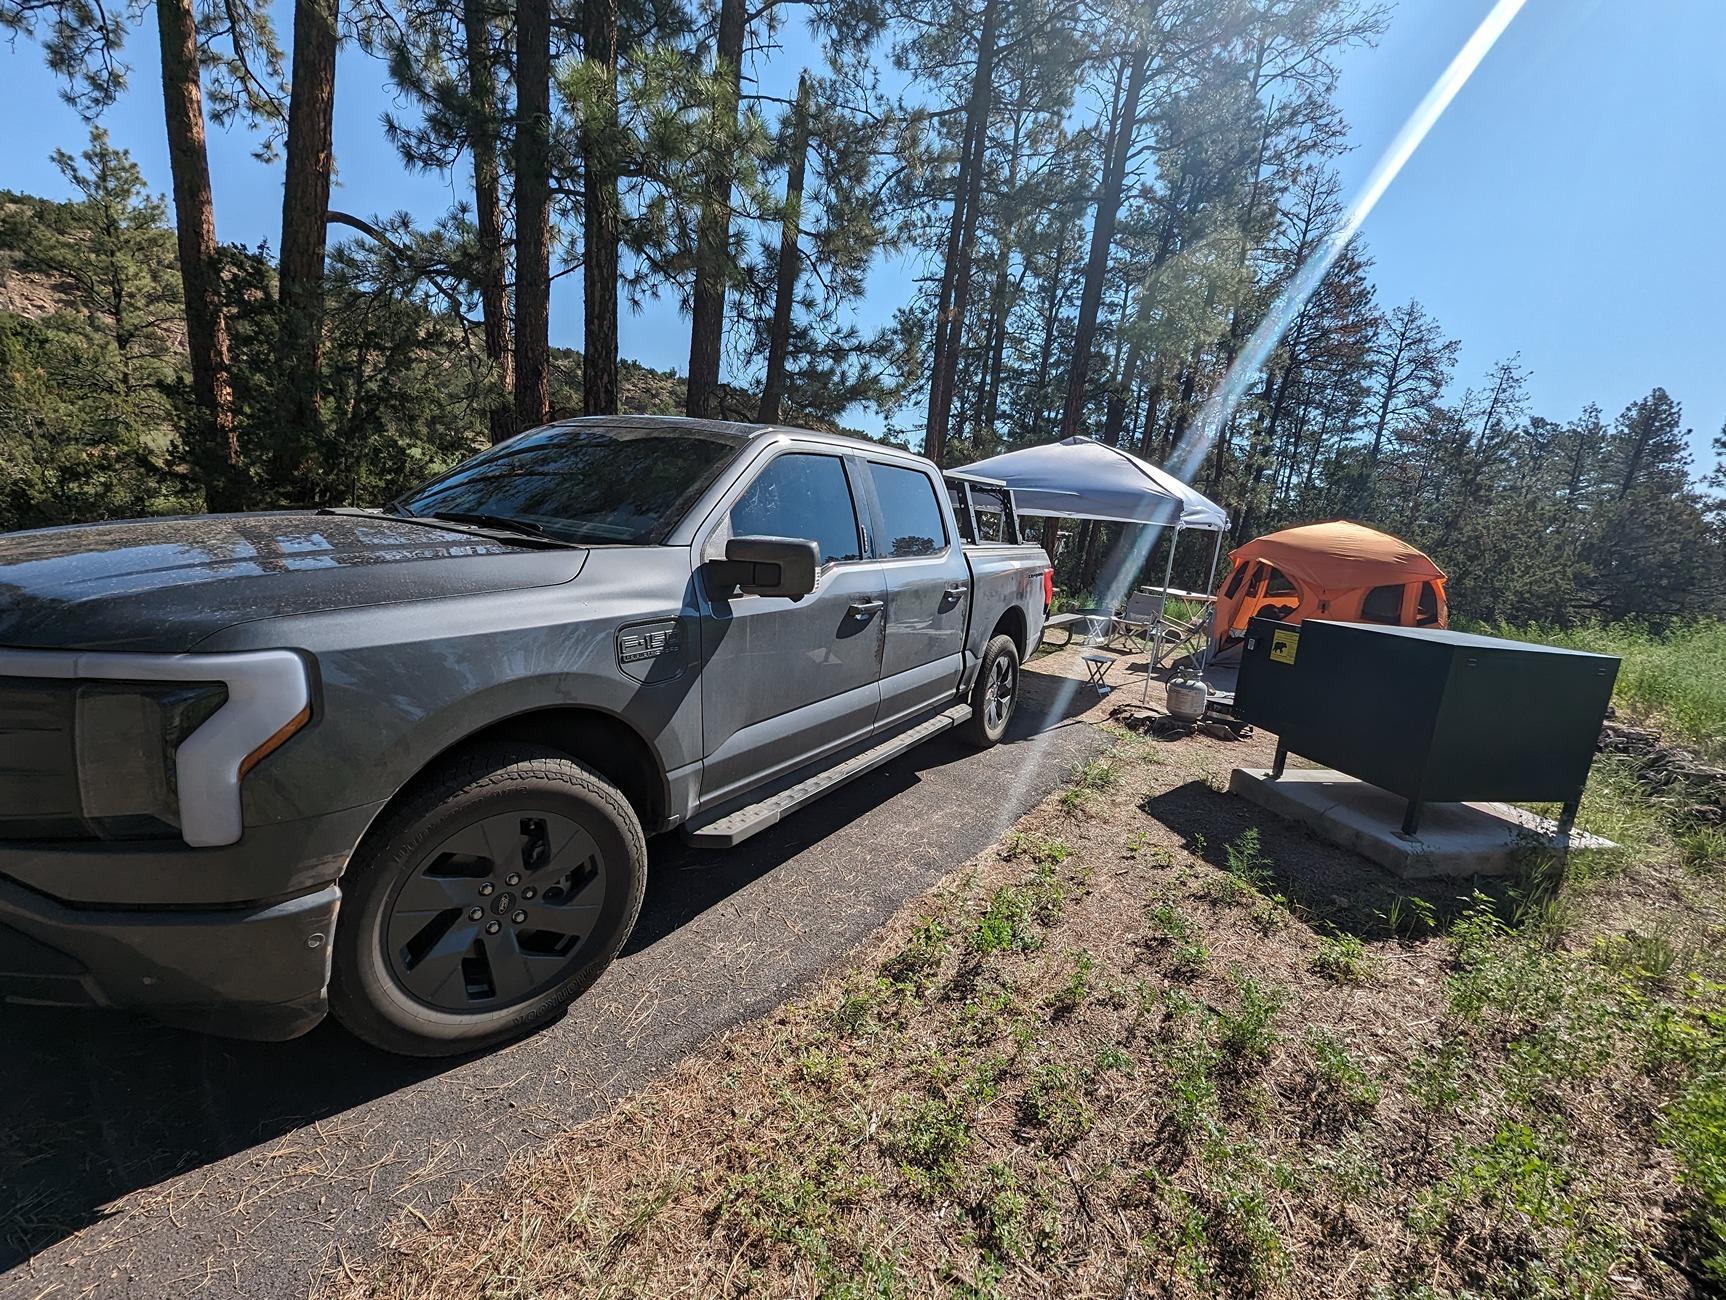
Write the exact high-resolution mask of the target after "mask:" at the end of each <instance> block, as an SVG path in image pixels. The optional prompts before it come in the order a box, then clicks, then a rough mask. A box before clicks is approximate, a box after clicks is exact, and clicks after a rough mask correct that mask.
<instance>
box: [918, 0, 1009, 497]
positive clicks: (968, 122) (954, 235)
mask: <svg viewBox="0 0 1726 1300" xmlns="http://www.w3.org/2000/svg"><path fill="white" fill-rule="evenodd" d="M998 7H999V0H986V3H985V4H984V6H983V28H982V31H981V32H980V33H979V35H978V37H977V70H976V73H975V75H974V76H973V77H972V78H971V97H970V100H969V101H968V102H967V104H966V106H965V132H964V139H963V144H962V146H961V149H960V155H959V176H958V178H957V183H956V186H955V190H954V195H953V216H952V220H951V222H950V223H949V226H948V235H947V260H946V263H945V265H944V266H943V267H942V271H941V290H940V294H939V296H938V298H937V301H936V308H935V342H934V348H933V355H932V365H931V371H930V376H929V425H928V429H927V431H926V432H925V434H924V436H923V454H924V455H925V456H927V457H928V458H929V459H930V460H932V461H934V462H935V463H936V464H937V465H939V464H940V463H941V459H942V457H943V456H944V455H945V454H946V451H947V429H948V427H949V425H950V423H951V419H952V410H953V384H954V381H955V379H956V377H957V375H958V372H959V344H960V340H961V338H962V336H963V334H964V328H965V300H966V297H967V296H968V294H969V292H970V287H971V251H972V244H973V243H974V242H975V240H976V235H977V209H978V207H979V206H980V202H981V199H982V192H983V160H984V157H985V155H986V153H987V152H988V150H987V146H988V135H989V109H990V107H991V105H992V104H993V102H994V85H993V77H994V75H995V29H996V25H997V22H998V12H997V11H998Z"/></svg>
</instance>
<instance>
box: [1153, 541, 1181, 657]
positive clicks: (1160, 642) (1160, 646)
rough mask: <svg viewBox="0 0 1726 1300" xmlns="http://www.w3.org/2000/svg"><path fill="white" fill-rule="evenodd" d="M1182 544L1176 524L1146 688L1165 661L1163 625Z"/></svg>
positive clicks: (1164, 577)
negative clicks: (1178, 551) (1154, 671)
mask: <svg viewBox="0 0 1726 1300" xmlns="http://www.w3.org/2000/svg"><path fill="white" fill-rule="evenodd" d="M1180 544H1181V526H1180V525H1179V524H1176V525H1175V531H1174V533H1173V535H1172V536H1171V537H1170V538H1169V557H1168V561H1167V562H1166V563H1165V564H1164V565H1163V611H1162V613H1161V614H1160V615H1159V616H1158V618H1157V648H1156V651H1155V652H1154V653H1153V654H1152V655H1151V663H1150V667H1148V668H1146V669H1145V689H1146V690H1147V691H1148V690H1150V688H1151V672H1152V670H1153V669H1156V668H1160V667H1161V666H1162V662H1163V627H1164V626H1165V624H1166V622H1167V620H1168V617H1169V584H1170V583H1171V582H1173V581H1174V580H1175V547H1177V546H1179V545H1180Z"/></svg>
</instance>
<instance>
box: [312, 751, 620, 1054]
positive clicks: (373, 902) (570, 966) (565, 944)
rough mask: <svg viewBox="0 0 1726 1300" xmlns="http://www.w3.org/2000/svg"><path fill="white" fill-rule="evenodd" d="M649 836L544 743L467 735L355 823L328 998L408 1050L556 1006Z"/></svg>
mask: <svg viewBox="0 0 1726 1300" xmlns="http://www.w3.org/2000/svg"><path fill="white" fill-rule="evenodd" d="M646 880H647V844H646V839H645V837H644V836H643V835H642V831H641V823H640V822H639V821H638V820H637V819H636V816H635V813H634V811H633V810H632V809H631V808H630V806H629V804H628V802H627V801H626V800H625V799H624V797H623V795H622V794H621V793H620V792H619V791H618V789H617V787H616V786H614V785H612V784H611V783H610V782H609V781H607V780H606V779H605V778H604V777H602V776H600V775H599V774H598V773H597V772H595V771H593V770H592V769H591V768H588V767H586V766H584V765H582V764H581V763H578V762H576V761H575V760H573V759H571V758H569V757H567V756H565V755H563V754H560V753H557V752H556V751H554V750H549V749H542V748H538V747H530V746H506V747H496V748H486V749H476V750H473V751H471V752H469V753H467V754H465V755H462V756H460V757H458V758H456V759H454V760H452V761H451V762H449V763H448V764H446V765H444V766H443V767H441V768H439V769H438V770H437V771H435V772H434V773H433V774H431V775H430V776H429V777H428V778H427V779H426V780H425V781H424V782H423V783H422V784H421V786H420V787H419V789H418V790H417V791H416V792H415V793H414V794H412V795H411V796H410V797H409V798H408V799H406V800H405V801H404V802H403V803H402V804H401V806H400V807H399V808H397V809H395V810H394V811H393V812H392V813H390V814H389V816H388V817H387V819H386V820H385V821H384V822H383V823H382V824H381V825H379V826H377V827H375V828H374V829H373V831H372V833H371V834H370V835H368V836H367V838H366V841H365V843H364V844H363V845H362V846H361V848H360V851H359V852H358V853H356V854H355V856H354V861H353V863H352V865H351V866H350V867H349V869H348V874H347V877H346V879H344V881H343V901H342V908H341V913H340V916H339V919H338V921H337V924H336V940H335V951H334V954H333V972H332V975H331V980H330V1009H331V1011H332V1012H333V1013H334V1015H335V1017H336V1019H337V1020H338V1021H339V1022H340V1023H341V1024H342V1025H343V1026H344V1027H345V1028H346V1029H347V1030H348V1031H349V1032H350V1033H352V1034H354V1035H355V1036H356V1037H359V1038H361V1039H364V1040H365V1041H366V1042H368V1043H371V1044H373V1045H374V1046H377V1047H381V1048H383V1049H384V1050H385V1051H390V1052H397V1053H400V1054H403V1055H407V1056H450V1055H456V1054H458V1053H462V1052H471V1051H478V1050H481V1049H483V1048H487V1047H491V1046H493V1045H495V1044H498V1043H502V1042H505V1041H507V1040H509V1039H511V1038H515V1037H517V1036H519V1035H521V1034H524V1033H526V1032H528V1031H530V1030H533V1029H537V1028H539V1027H540V1026H541V1025H544V1024H546V1023H548V1022H550V1021H551V1020H554V1019H555V1018H557V1017H558V1016H559V1015H561V1014H562V1013H563V1011H564V1010H565V1009H566V1008H567V1007H568V1006H569V1004H570V1003H571V1002H572V1001H574V1000H575V999H576V998H577V997H578V996H580V995H581V993H583V992H584V991H585V990H586V989H587V988H588V987H589V986H590V985H591V984H592V983H593V982H594V981H595V980H596V979H598V978H599V976H600V973H601V972H602V971H604V970H605V968H606V967H607V966H609V965H610V964H611V962H612V959H613V958H614V957H616V956H617V953H618V950H619V949H620V948H622V947H623V943H624V940H626V939H627V938H628V937H629V932H630V930H631V929H632V928H634V925H635V920H636V917H637V915H638V914H639V913H640V911H641V896H642V889H643V887H644V885H645V884H646Z"/></svg>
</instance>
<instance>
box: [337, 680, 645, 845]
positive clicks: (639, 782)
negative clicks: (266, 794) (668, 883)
mask: <svg viewBox="0 0 1726 1300" xmlns="http://www.w3.org/2000/svg"><path fill="white" fill-rule="evenodd" d="M511 743H514V744H522V745H536V746H542V747H544V748H546V749H553V750H557V751H558V752H560V753H563V754H567V755H569V757H571V758H573V759H575V760H576V761H577V762H579V763H584V764H586V765H587V766H588V767H591V768H592V769H593V770H594V771H596V772H598V773H599V774H600V775H601V776H603V777H604V778H605V779H606V780H608V781H610V782H611V783H612V784H613V785H615V786H616V787H617V788H618V789H619V790H620V791H622V793H623V797H624V798H625V799H626V800H628V801H629V806H630V807H631V808H632V809H634V810H635V815H636V817H637V818H638V819H640V821H641V827H642V830H643V831H644V832H645V833H647V834H649V835H651V834H653V833H654V831H655V830H656V829H658V828H659V827H661V826H662V825H663V824H664V820H665V816H666V809H667V807H668V806H669V802H670V789H669V786H668V783H667V781H666V777H665V770H664V768H663V767H662V766H661V765H660V762H659V758H658V756H657V754H655V752H654V749H653V746H652V745H650V744H648V742H647V740H646V739H645V738H644V737H643V736H642V735H641V733H640V732H638V731H637V730H636V729H635V728H634V727H632V726H630V724H629V723H627V722H625V721H624V720H623V719H622V718H620V717H618V716H617V715H616V714H614V713H607V712H605V711H604V710H602V709H595V708H588V707H584V706H582V705H554V706H551V707H546V708H534V709H527V710H524V711H523V712H520V713H514V714H511V715H509V716H508V717H503V718H498V719H495V720H493V721H491V722H488V723H486V724H485V725H484V726H482V727H479V728H476V729H475V730H473V731H471V732H468V733H467V734H465V735H463V736H460V737H458V738H457V739H455V740H452V741H450V742H449V743H448V744H446V745H444V747H443V748H442V749H439V750H438V751H437V752H436V753H434V754H432V755H431V756H430V757H429V758H427V759H426V760H425V762H423V763H421V764H420V765H419V767H418V768H417V769H415V771H414V772H413V774H412V775H410V776H409V777H408V778H407V780H405V781H404V782H402V784H401V786H400V788H399V789H397V790H396V792H395V793H394V794H393V795H391V796H390V798H389V799H388V800H387V801H385V803H384V804H383V806H382V807H380V808H379V809H378V810H377V812H376V813H375V814H374V815H373V816H372V819H371V823H370V825H369V826H367V828H366V833H365V835H363V836H361V837H360V843H361V844H364V843H365V840H366V837H367V836H369V835H370V834H371V833H372V829H373V828H375V827H377V826H380V825H382V824H383V823H384V821H385V820H386V819H387V818H388V817H389V815H390V813H392V812H393V811H394V810H395V809H396V807H397V806H399V805H400V804H401V802H402V801H403V800H404V799H406V798H408V797H409V796H411V795H412V793H413V792H414V790H415V789H417V788H418V786H419V784H420V782H421V781H422V780H424V779H425V777H426V775H427V774H428V773H429V772H432V771H434V770H435V769H436V768H437V767H438V766H439V765H441V764H443V763H446V762H448V761H449V760H450V758H452V757H453V756H454V755H456V754H459V753H461V752H463V751H464V750H469V749H475V748H479V747H481V746H485V745H506V744H511ZM356 851H357V849H356Z"/></svg>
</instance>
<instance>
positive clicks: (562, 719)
mask: <svg viewBox="0 0 1726 1300" xmlns="http://www.w3.org/2000/svg"><path fill="white" fill-rule="evenodd" d="M972 487H973V485H972V484H969V483H962V482H957V481H955V482H952V483H946V482H944V481H943V479H942V476H941V473H940V471H939V470H937V469H936V468H935V467H934V465H932V464H931V463H930V462H928V461H926V460H924V459H922V458H921V457H918V456H914V455H911V454H909V453H907V452H903V451H898V450H895V449H893V448H891V447H886V446H878V445H875V444H871V443H867V442H860V441H856V440H853V439H848V438H840V437H832V436H828V435H824V434H817V433H808V432H804V431H800V430H797V429H787V428H776V427H756V426H750V425H738V424H724V423H714V422H706V421H693V420H679V419H645V418H642V419H636V418H592V419H583V420H571V421H568V422H565V423H560V424H554V425H550V426H548V427H546V428H542V429H536V430H533V431H531V432H528V433H525V434H522V435H521V436H519V437H517V438H515V439H513V440H511V441H509V442H506V443H503V444H500V445H499V446H496V447H493V448H491V449H489V450H487V451H485V452H482V453H480V454H479V455H477V456H474V457H473V458H471V459H469V460H467V461H464V462H463V463H462V464H460V465H457V466H456V467H455V468H454V469H452V470H450V471H448V472H447V473H445V474H443V475H441V476H440V477H438V478H436V479H433V480H432V481H431V482H429V483H427V484H425V485H424V486H423V487H420V488H418V489H416V490H414V491H412V492H409V493H407V494H406V495H405V496H403V497H401V498H399V499H398V500H397V501H395V502H393V503H392V504H391V505H389V506H387V507H385V508H384V509H383V510H381V511H370V510H321V511H316V512H310V511H308V512H300V513H285V514H250V515H228V516H207V517H197V518H176V519H154V520H136V521H130V522H124V523H108V524H93V525H87V526H80V527H72V528H56V529H45V530H40V531H36V532H25V533H15V534H11V535H9V536H4V537H0V997H4V998H5V999H7V1000H10V1001H17V1002H33V1003H38V1004H45V1005H58V1006H113V1007H123V1008H129V1009H134V1010H140V1011H145V1012H148V1013H150V1014H153V1015H155V1016H156V1017H158V1018H159V1019H161V1020H164V1021H167V1022H170V1023H175V1024H181V1025H187V1026H191V1027H195V1028H201V1029H206V1030H210V1031H213V1032H219V1033H229V1034H234V1035H238V1036H245V1037H255V1038H288V1037H292V1036H294V1035H297V1034H300V1033H303V1032H305V1031H306V1030H307V1029H309V1028H311V1027H312V1026H313V1025H314V1024H316V1023H317V1022H318V1021H319V1020H321V1019H322V1018H323V1016H324V1015H325V1013H326V1011H333V1013H334V1014H335V1016H336V1017H337V1019H338V1020H339V1021H340V1022H341V1023H342V1024H343V1025H345V1026H346V1027H347V1028H348V1029H349V1030H350V1031H352V1032H353V1033H354V1034H356V1035H358V1036H359V1037H361V1038H363V1039H365V1040H367V1041H369V1042H371V1043H373V1044H376V1045H378V1046H380V1047H383V1048H385V1049H388V1050H391V1051H395V1052H402V1053H409V1054H416V1055H442V1054H447V1053H455V1052H465V1051H471V1050H475V1049H478V1048H483V1047H485V1046H488V1045H491V1044H493V1043H497V1042H500V1041H503V1040H505V1039H507V1038H509V1037H512V1036H514V1035H517V1034H520V1033H523V1032H525V1031H527V1030H529V1029H531V1028H533V1027H536V1026H538V1025H541V1024H543V1023H545V1022H547V1021H549V1020H551V1019H553V1018H555V1017H556V1016H557V1015H559V1014H560V1013H561V1012H562V1010H563V1009H564V1008H565V1007H566V1006H567V1005H568V1004H569V1003H570V1002H571V1001H572V1000H573V999H574V998H575V997H576V996H577V995H579V994H580V993H581V992H582V991H583V990H584V989H586V988H587V987H588V986H589V985H590V984H592V983H593V981H594V980H595V979H596V978H598V976H599V974H600V972H601V971H602V970H604V969H605V967H606V966H607V965H608V964H609V963H610V962H611V960H612V959H613V957H615V956H616V954H617V952H618V950H619V948H620V947H621V946H622V945H623V942H624V940H625V939H626V938H627V937H628V935H629V931H630V928H631V927H632V926H633V925H634V923H635V919H636V915H637V912H638V911H639V909H640V906H641V897H642V887H643V884H644V882H645V877H646V870H647V847H646V836H648V835H652V834H657V833H660V832H664V831H668V830H671V829H672V828H681V829H682V832H683V834H684V835H685V836H687V837H688V838H689V839H691V840H692V841H694V842H696V843H700V844H711V845H715V846H723V845H730V844H735V843H737V842H738V841H740V840H742V839H744V838H745V837H747V836H749V835H751V834H753V833H755V832H757V831H759V830H761V829H763V828H764V827H766V826H770V825H772V824H773V823H774V822H776V821H777V820H778V819H779V818H780V817H781V816H783V815H785V814H787V813H789V812H791V811H792V810H793V809H795V808H797V807H799V806H800V805H802V804H804V803H806V802H808V801H809V800H811V799H813V798H815V797H817V796H819V795H820V794H822V793H824V792H826V791H827V790H829V789H832V788H833V787H834V786H836V785H838V784H840V783H842V782H843V781H845V780H847V779H849V778H850V777H853V776H856V775H857V774H859V773H861V772H864V771H867V770H868V769H869V768H871V767H873V766H875V765H876V764H878V763H882V762H885V761H886V760H888V759H890V758H892V757H893V756H895V755H896V754H899V753H901V752H903V751H904V750H906V749H908V748H910V747H911V746H912V745H914V744H916V743H918V742H920V741H923V740H926V739H928V738H930V737H932V736H935V735H937V734H939V733H941V732H944V731H948V730H956V731H957V732H958V733H959V734H961V735H963V736H964V737H966V738H967V739H969V740H970V741H972V742H974V743H976V744H978V745H992V744H994V743H995V742H996V741H998V740H999V739H1000V738H1001V736H1002V734H1003V732H1004V731H1005V730H1006V726H1007V722H1008V719H1009V718H1010V716H1011V714H1012V711H1013V706H1014V702H1015V699H1016V696H1017V688H1018V674H1019V663H1020V661H1021V660H1022V659H1023V658H1024V657H1025V655H1026V654H1027V653H1028V651H1029V650H1030V649H1031V648H1032V647H1034V646H1035V645H1036V644H1037V641H1038V639H1039V637H1040V635H1041V631H1042V624H1043V619H1044V616H1045V614H1046V613H1047V607H1048V601H1049V597H1050V573H1049V561H1048V558H1047V557H1046V556H1045V555H1044V553H1043V552H1042V550H1041V549H1040V548H1037V547H1034V546H1024V545H1017V544H1014V543H1013V542H1012V541H1011V540H1010V538H1011V536H1012V530H1011V529H1004V531H1005V532H1007V533H1008V535H1009V540H1008V541H1005V542H996V543H978V542H969V541H967V540H966V538H967V537H974V536H976V535H977V531H976V530H977V523H976V520H977V516H976V515H975V514H974V513H973V512H972ZM956 502H957V503H959V505H960V506H961V509H959V510H957V511H956V510H955V503H956ZM1004 514H1005V517H1006V519H1008V520H1010V519H1011V510H1010V506H1009V507H1008V509H1007V510H1006V511H1005V512H1004Z"/></svg>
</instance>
